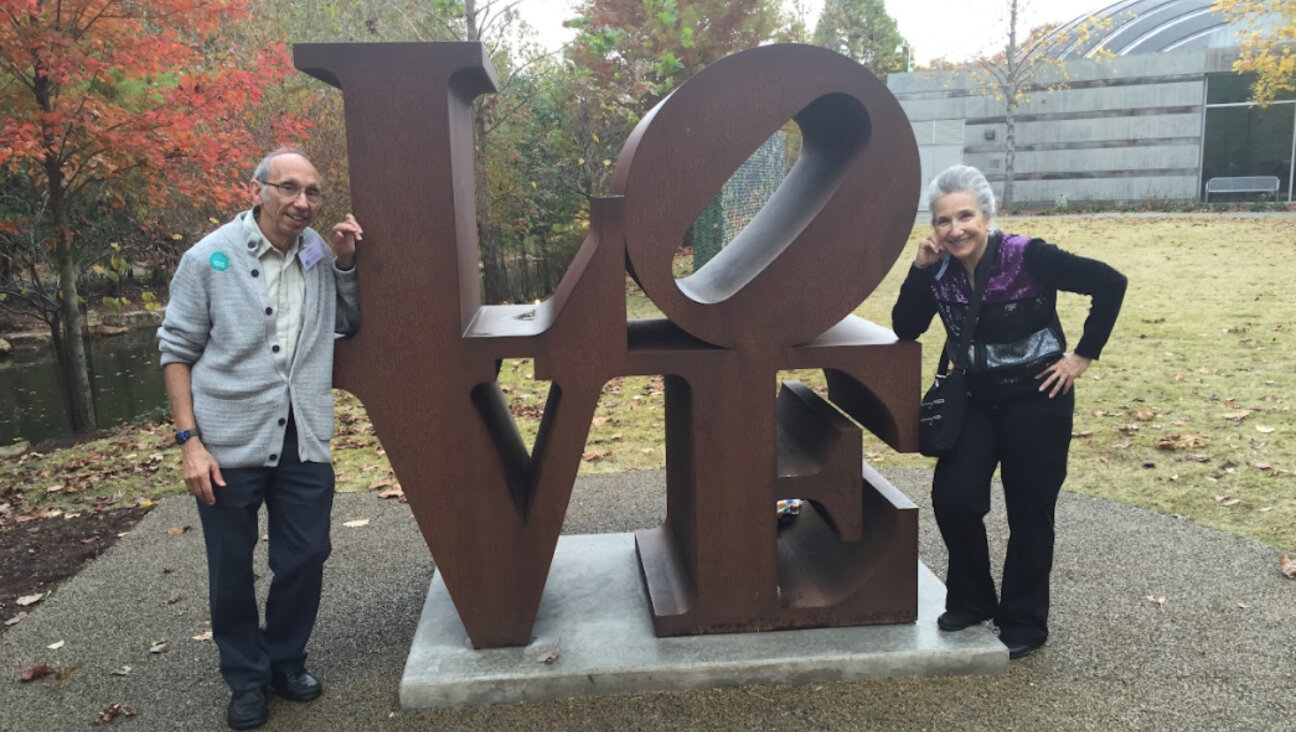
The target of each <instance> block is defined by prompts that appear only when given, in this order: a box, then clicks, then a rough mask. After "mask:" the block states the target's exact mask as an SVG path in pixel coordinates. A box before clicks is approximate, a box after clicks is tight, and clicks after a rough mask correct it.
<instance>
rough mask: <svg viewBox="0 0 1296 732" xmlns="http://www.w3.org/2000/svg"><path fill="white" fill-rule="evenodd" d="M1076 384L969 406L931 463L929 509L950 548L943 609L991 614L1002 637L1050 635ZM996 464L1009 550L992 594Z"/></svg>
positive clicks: (1028, 639) (1037, 640) (1029, 639)
mask: <svg viewBox="0 0 1296 732" xmlns="http://www.w3.org/2000/svg"><path fill="white" fill-rule="evenodd" d="M1074 406H1075V390H1072V391H1071V392H1070V393H1069V394H1066V395H1059V396H1057V397H1056V398H1054V399H1049V398H1048V397H1047V396H1046V395H1042V396H1037V397H1033V398H1027V399H1024V400H1017V401H1012V402H1003V403H998V404H986V403H984V402H981V401H978V400H976V399H973V400H971V402H970V403H969V406H968V414H967V421H966V422H964V424H963V432H962V433H961V434H960V435H959V444H958V446H957V447H956V448H955V450H954V452H953V453H952V454H950V455H947V456H945V457H942V458H941V459H940V460H939V461H937V463H936V473H935V475H934V476H933V479H932V511H933V513H934V514H935V516H936V524H937V525H938V526H939V527H940V532H941V538H942V539H944V540H945V548H946V549H947V550H948V552H949V572H948V573H947V574H946V579H945V584H946V595H945V609H947V610H958V611H967V612H971V613H974V614H976V615H979V616H981V617H985V618H994V620H995V623H996V624H997V625H998V626H999V637H1000V638H1002V639H1003V640H1004V641H1020V642H1024V643H1029V644H1032V645H1039V644H1042V643H1043V642H1044V641H1045V639H1047V638H1048V609H1049V574H1050V572H1051V571H1052V569H1053V538H1054V532H1053V513H1054V508H1055V507H1056V506H1057V498H1058V493H1059V491H1061V489H1062V482H1063V481H1064V480H1066V474H1067V453H1068V452H1069V451H1070V447H1071V423H1072V411H1073V409H1074ZM996 466H998V467H999V469H1000V476H999V477H1000V479H1001V481H1002V482H1003V488H1004V506H1005V508H1007V510H1008V531H1009V534H1008V552H1007V555H1006V556H1005V558H1004V568H1003V583H1002V585H1001V588H1000V592H999V593H998V596H997V597H996V593H995V583H994V579H993V578H992V577H991V573H990V549H989V546H988V544H987V541H986V530H985V521H984V519H985V516H986V514H987V513H989V512H990V479H991V478H992V477H993V476H994V471H995V467H996Z"/></svg>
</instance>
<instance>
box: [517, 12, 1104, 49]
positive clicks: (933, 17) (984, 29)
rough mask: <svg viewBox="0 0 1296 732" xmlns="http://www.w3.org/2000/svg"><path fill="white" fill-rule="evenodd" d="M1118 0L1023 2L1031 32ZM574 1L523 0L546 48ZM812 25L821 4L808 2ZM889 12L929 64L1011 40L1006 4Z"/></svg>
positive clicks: (562, 33)
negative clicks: (942, 58)
mask: <svg viewBox="0 0 1296 732" xmlns="http://www.w3.org/2000/svg"><path fill="white" fill-rule="evenodd" d="M1113 3H1114V0H1021V1H1020V3H1019V7H1020V8H1022V9H1023V20H1022V22H1020V23H1019V28H1021V29H1023V30H1028V29H1030V28H1033V27H1035V26H1037V25H1041V24H1043V23H1064V22H1066V21H1069V20H1071V19H1073V18H1075V17H1077V16H1079V15H1081V14H1083V13H1091V12H1093V11H1095V10H1098V9H1101V8H1104V7H1107V6H1108V5H1112V4H1113ZM573 4H574V3H573V2H572V0H524V2H523V3H522V4H521V5H520V6H519V7H520V8H521V10H522V13H523V15H524V16H525V17H526V19H527V21H528V22H529V23H531V25H532V26H534V27H535V28H536V30H537V31H538V32H539V34H540V37H541V38H542V39H543V41H544V43H545V45H547V46H551V47H553V46H557V45H560V44H562V43H563V41H564V40H565V39H567V38H568V37H569V36H570V33H571V32H570V31H568V30H566V29H564V28H563V27H562V21H563V20H564V19H566V18H570V17H571V16H572V11H571V7H572V5H573ZM805 5H806V8H807V11H808V14H809V20H808V24H809V26H810V27H811V28H813V27H814V23H815V20H816V19H818V17H819V10H820V8H822V7H823V0H806V2H805ZM886 6H887V12H889V13H890V14H891V17H893V18H895V20H896V23H897V24H898V25H899V26H900V34H901V35H903V36H904V37H905V38H906V39H907V40H908V41H909V42H910V43H911V44H913V47H914V60H915V61H916V62H917V63H919V64H925V63H927V62H929V61H931V60H932V59H934V58H939V57H942V56H944V57H945V58H947V59H949V60H951V61H962V60H966V59H968V58H971V57H973V56H975V55H977V54H978V53H979V52H983V51H987V50H990V49H997V48H1001V47H1002V46H1003V43H1004V39H1005V38H1006V37H1007V23H1006V18H1007V12H1006V8H1007V7H1008V0H886Z"/></svg>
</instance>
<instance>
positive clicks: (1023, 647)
mask: <svg viewBox="0 0 1296 732" xmlns="http://www.w3.org/2000/svg"><path fill="white" fill-rule="evenodd" d="M1003 644H1004V645H1005V646H1008V658H1009V660H1012V661H1016V660H1017V659H1019V658H1025V657H1027V656H1029V655H1030V654H1031V651H1033V650H1035V649H1036V648H1039V646H1037V645H1033V644H1031V643H1026V642H1023V641H1012V640H1006V641H1004V642H1003Z"/></svg>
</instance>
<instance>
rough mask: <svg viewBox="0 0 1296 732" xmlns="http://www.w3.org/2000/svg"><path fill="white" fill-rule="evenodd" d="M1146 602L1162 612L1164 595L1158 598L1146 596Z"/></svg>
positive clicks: (1164, 601)
mask: <svg viewBox="0 0 1296 732" xmlns="http://www.w3.org/2000/svg"><path fill="white" fill-rule="evenodd" d="M1147 601H1148V602H1150V603H1152V604H1153V605H1156V606H1157V607H1159V608H1161V609H1162V610H1164V609H1165V605H1166V599H1165V595H1160V596H1157V595H1148V596H1147Z"/></svg>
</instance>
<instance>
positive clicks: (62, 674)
mask: <svg viewBox="0 0 1296 732" xmlns="http://www.w3.org/2000/svg"><path fill="white" fill-rule="evenodd" d="M77 668H78V667H76V666H65V667H64V668H63V669H62V670H61V671H59V672H58V673H57V674H55V676H54V678H55V679H58V680H59V681H63V680H64V679H66V678H67V677H69V676H71V675H72V674H74V673H76V672H77Z"/></svg>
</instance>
